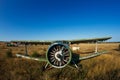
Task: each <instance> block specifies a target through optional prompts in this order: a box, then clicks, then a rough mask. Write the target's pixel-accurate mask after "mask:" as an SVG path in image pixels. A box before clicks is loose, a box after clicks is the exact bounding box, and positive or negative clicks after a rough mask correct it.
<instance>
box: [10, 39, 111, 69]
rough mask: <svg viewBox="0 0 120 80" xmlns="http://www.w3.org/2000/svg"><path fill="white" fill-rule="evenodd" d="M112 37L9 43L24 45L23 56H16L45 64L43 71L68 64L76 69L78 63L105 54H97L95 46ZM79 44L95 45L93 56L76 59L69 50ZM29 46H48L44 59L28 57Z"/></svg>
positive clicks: (101, 52) (102, 52)
mask: <svg viewBox="0 0 120 80" xmlns="http://www.w3.org/2000/svg"><path fill="white" fill-rule="evenodd" d="M111 38H112V37H102V38H92V39H78V40H55V41H20V40H16V41H10V43H14V44H19V45H20V44H24V45H25V51H26V52H25V55H21V54H16V56H17V57H21V58H26V59H32V60H36V61H43V62H47V63H46V65H45V69H46V68H47V67H48V65H49V66H51V67H54V68H64V67H65V66H67V65H68V64H73V65H74V67H76V68H79V67H78V65H77V64H78V62H80V61H82V60H86V59H90V58H94V57H97V56H99V55H101V54H104V53H107V51H100V52H98V47H97V44H98V42H103V41H106V40H108V39H111ZM79 43H95V45H96V46H95V52H94V53H93V54H90V55H87V56H84V57H81V56H78V57H76V56H75V54H74V53H73V52H72V50H71V49H70V45H71V44H79ZM29 44H42V45H50V46H49V48H48V49H47V51H46V58H34V57H30V56H28V53H27V45H29Z"/></svg>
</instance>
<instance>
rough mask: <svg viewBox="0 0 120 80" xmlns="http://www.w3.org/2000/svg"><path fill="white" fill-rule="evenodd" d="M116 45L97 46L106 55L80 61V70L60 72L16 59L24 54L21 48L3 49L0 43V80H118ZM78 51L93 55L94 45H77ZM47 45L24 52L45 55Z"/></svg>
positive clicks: (119, 57) (119, 67)
mask: <svg viewBox="0 0 120 80" xmlns="http://www.w3.org/2000/svg"><path fill="white" fill-rule="evenodd" d="M119 44H120V43H101V44H98V49H99V51H101V50H107V51H109V52H108V53H107V54H103V55H101V56H98V57H95V58H92V59H88V60H84V61H81V62H80V63H79V64H78V65H79V66H81V67H80V69H79V70H78V69H76V68H71V67H69V66H67V67H65V68H62V69H55V68H52V69H49V70H44V66H45V64H46V63H45V62H37V61H34V60H27V59H22V58H16V57H15V54H16V53H21V54H24V53H25V50H24V46H19V47H6V46H5V45H4V44H2V43H0V80H120V50H119ZM72 46H80V50H77V51H74V53H77V54H79V55H80V56H84V55H86V54H88V53H91V52H94V47H95V44H79V45H72ZM47 48H48V46H47V45H45V46H43V45H37V46H35V45H29V46H28V53H29V55H32V54H34V53H37V54H39V55H40V56H42V55H44V56H45V53H46V50H47Z"/></svg>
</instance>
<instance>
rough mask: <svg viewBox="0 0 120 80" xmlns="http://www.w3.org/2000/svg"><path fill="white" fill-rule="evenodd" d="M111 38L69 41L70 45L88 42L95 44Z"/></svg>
mask: <svg viewBox="0 0 120 80" xmlns="http://www.w3.org/2000/svg"><path fill="white" fill-rule="evenodd" d="M111 38H112V37H103V38H91V39H78V40H69V42H70V43H71V44H77V43H88V42H96V41H106V40H108V39H111Z"/></svg>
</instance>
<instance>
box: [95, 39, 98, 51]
mask: <svg viewBox="0 0 120 80" xmlns="http://www.w3.org/2000/svg"><path fill="white" fill-rule="evenodd" d="M97 52H98V41H96V42H95V53H97Z"/></svg>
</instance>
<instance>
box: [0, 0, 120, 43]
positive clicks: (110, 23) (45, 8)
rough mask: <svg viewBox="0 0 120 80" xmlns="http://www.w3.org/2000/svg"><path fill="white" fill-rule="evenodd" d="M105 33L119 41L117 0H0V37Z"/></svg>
mask: <svg viewBox="0 0 120 80" xmlns="http://www.w3.org/2000/svg"><path fill="white" fill-rule="evenodd" d="M105 36H112V37H113V38H112V39H111V41H120V0H0V40H7V41H9V40H59V39H60V40H61V39H65V40H66V39H82V38H95V37H105Z"/></svg>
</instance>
